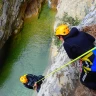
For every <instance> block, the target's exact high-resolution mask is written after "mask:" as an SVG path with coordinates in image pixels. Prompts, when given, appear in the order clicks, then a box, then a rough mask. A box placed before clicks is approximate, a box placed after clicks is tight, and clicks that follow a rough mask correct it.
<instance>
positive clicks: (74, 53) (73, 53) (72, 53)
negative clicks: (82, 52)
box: [63, 43, 79, 59]
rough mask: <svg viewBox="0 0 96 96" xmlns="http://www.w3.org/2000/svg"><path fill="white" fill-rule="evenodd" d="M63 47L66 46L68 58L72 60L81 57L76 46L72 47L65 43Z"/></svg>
mask: <svg viewBox="0 0 96 96" xmlns="http://www.w3.org/2000/svg"><path fill="white" fill-rule="evenodd" d="M63 46H64V48H65V51H66V53H67V55H68V57H69V58H70V59H75V58H76V57H78V56H79V54H78V49H77V47H76V46H70V45H69V44H67V43H64V45H63Z"/></svg>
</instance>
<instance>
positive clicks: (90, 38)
mask: <svg viewBox="0 0 96 96" xmlns="http://www.w3.org/2000/svg"><path fill="white" fill-rule="evenodd" d="M84 33H85V32H84ZM85 34H86V36H87V38H88V39H89V40H90V41H91V42H92V43H93V42H94V41H95V38H94V37H93V36H91V35H90V34H88V33H85Z"/></svg>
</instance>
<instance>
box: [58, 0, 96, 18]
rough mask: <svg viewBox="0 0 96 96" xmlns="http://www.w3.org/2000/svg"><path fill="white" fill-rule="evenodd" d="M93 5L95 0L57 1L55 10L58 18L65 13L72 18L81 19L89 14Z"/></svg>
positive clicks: (95, 2)
mask: <svg viewBox="0 0 96 96" xmlns="http://www.w3.org/2000/svg"><path fill="white" fill-rule="evenodd" d="M95 4H96V0H89V1H88V0H59V2H58V6H57V10H58V14H59V17H60V18H62V15H64V12H66V13H68V15H70V16H72V17H74V18H75V17H78V18H80V19H82V18H83V17H84V16H85V15H86V14H87V13H88V12H89V8H90V7H91V6H93V5H95ZM61 11H62V12H61ZM62 13H63V14H62ZM58 14H57V16H58Z"/></svg>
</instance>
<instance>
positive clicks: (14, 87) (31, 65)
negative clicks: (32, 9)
mask: <svg viewBox="0 0 96 96" xmlns="http://www.w3.org/2000/svg"><path fill="white" fill-rule="evenodd" d="M54 17H55V12H54V11H52V10H50V9H49V8H48V7H47V5H44V7H43V9H42V12H41V14H40V16H39V19H36V18H34V19H30V20H27V22H25V24H24V27H23V28H22V30H21V32H20V33H19V34H17V35H16V36H14V38H11V40H10V41H11V43H10V48H9V49H10V50H9V52H8V53H9V54H8V56H7V59H6V60H5V64H4V66H3V67H2V68H1V70H0V96H33V95H32V94H33V91H32V90H30V89H27V88H25V87H24V86H23V84H21V83H20V82H19V77H20V76H21V75H23V74H28V73H31V74H35V75H39V74H43V73H44V71H45V69H46V68H47V66H48V63H49V53H50V45H51V37H52V32H53V24H54Z"/></svg>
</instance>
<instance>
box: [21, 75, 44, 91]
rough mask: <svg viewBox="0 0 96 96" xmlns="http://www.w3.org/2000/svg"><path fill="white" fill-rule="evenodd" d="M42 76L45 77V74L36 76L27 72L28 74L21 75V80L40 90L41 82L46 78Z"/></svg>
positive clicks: (25, 84) (29, 86) (28, 85)
mask: <svg viewBox="0 0 96 96" xmlns="http://www.w3.org/2000/svg"><path fill="white" fill-rule="evenodd" d="M42 78H44V76H42V75H39V76H36V75H33V74H26V75H23V76H21V77H20V82H21V83H23V84H24V86H25V87H27V88H29V89H33V90H36V91H37V92H39V90H40V87H41V84H42V82H43V80H44V79H42ZM41 79H42V80H41ZM39 80H41V81H39ZM37 81H39V82H37ZM36 82H37V83H36Z"/></svg>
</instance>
